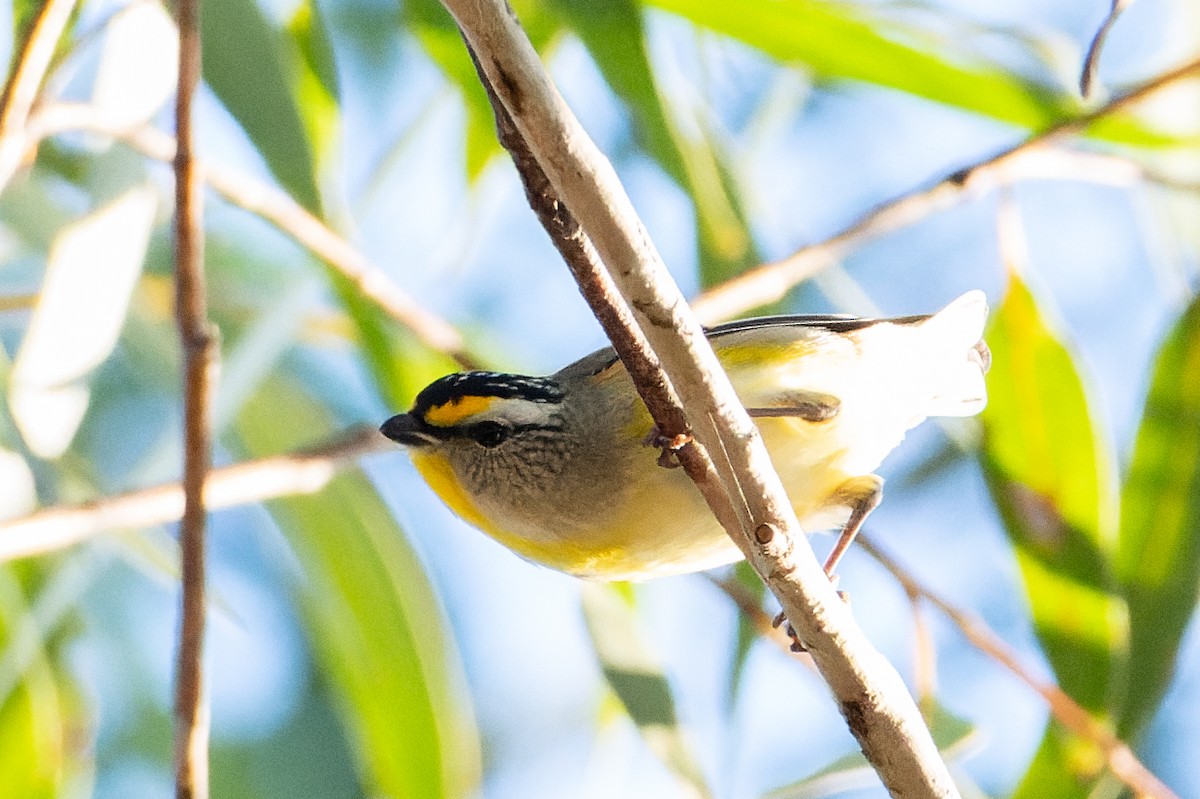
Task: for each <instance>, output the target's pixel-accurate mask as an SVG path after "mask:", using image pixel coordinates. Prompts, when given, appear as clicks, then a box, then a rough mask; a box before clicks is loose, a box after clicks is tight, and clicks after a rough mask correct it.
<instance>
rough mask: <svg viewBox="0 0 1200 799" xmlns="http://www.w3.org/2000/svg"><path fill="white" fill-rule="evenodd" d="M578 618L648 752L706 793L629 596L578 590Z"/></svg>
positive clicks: (589, 587)
mask: <svg viewBox="0 0 1200 799" xmlns="http://www.w3.org/2000/svg"><path fill="white" fill-rule="evenodd" d="M583 613H584V619H585V620H586V622H587V628H588V632H589V633H591V636H592V643H593V644H594V646H595V648H596V656H597V657H599V658H600V668H601V670H602V671H603V672H604V677H605V679H606V680H607V681H608V684H609V686H610V687H611V688H612V689H613V692H614V693H615V694H616V695H617V698H619V699H620V700H621V703H622V704H623V705H624V706H625V710H626V712H627V713H629V717H630V718H631V719H633V722H634V724H636V725H637V728H638V731H639V732H640V733H641V734H642V738H643V739H644V740H645V741H646V743H647V745H648V746H649V747H650V749H651V750H652V751H653V752H654V753H655V754H656V755H657V756H658V757H659V758H660V759H661V760H662V761H663V763H665V764H666V765H667V766H668V767H669V768H670V769H671V770H672V771H673V772H674V773H675V774H677V775H678V776H679V777H680V778H681V779H683V780H684V781H685V782H686V783H687V784H689V785H690V786H691V787H693V788H694V789H695V790H696V791H698V792H699V794H700V795H701V796H709V795H710V793H711V792H710V791H709V789H708V786H707V784H706V783H705V781H704V777H703V775H702V773H701V771H700V767H699V766H698V765H697V762H696V758H695V757H694V756H693V754H692V751H691V748H690V747H689V745H688V743H687V739H686V736H685V735H684V731H683V728H682V727H681V726H680V724H679V718H678V715H677V714H676V712H675V698H674V696H673V695H672V693H671V686H670V683H668V682H667V678H666V676H665V675H664V674H663V672H662V666H661V665H660V664H659V663H658V661H657V659H656V658H655V656H654V654H653V653H652V651H651V649H650V647H649V645H648V644H647V643H646V641H645V640H644V638H643V636H642V634H641V631H640V630H639V629H638V627H637V621H636V618H635V614H634V608H633V605H632V596H631V595H630V594H628V593H626V594H625V595H622V594H621V591H620V588H619V587H614V586H611V585H605V584H601V583H586V584H584V586H583Z"/></svg>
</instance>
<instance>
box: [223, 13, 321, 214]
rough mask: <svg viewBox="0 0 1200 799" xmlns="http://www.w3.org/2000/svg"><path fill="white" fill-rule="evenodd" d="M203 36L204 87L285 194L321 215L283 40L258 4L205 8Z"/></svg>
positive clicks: (310, 154) (313, 163)
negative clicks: (242, 134)
mask: <svg viewBox="0 0 1200 799" xmlns="http://www.w3.org/2000/svg"><path fill="white" fill-rule="evenodd" d="M309 30H312V29H311V28H310V29H309ZM201 35H202V41H203V54H202V57H203V62H204V79H205V81H206V82H207V83H208V85H209V86H210V87H211V88H212V90H213V92H214V93H215V94H216V95H217V97H218V98H220V100H221V102H222V103H223V104H224V106H225V108H226V109H228V110H229V113H230V114H232V115H233V117H234V118H235V119H236V120H237V121H238V124H240V125H241V126H242V129H243V130H244V131H245V132H246V135H247V136H249V137H250V141H251V142H253V144H254V146H255V147H256V148H258V152H259V153H260V154H261V155H262V157H263V160H265V161H266V163H267V167H268V168H269V169H270V170H271V173H272V174H273V175H275V178H276V179H277V180H278V181H279V182H280V184H282V186H283V187H284V189H286V190H287V192H288V193H289V194H291V195H292V197H294V198H295V199H296V201H297V202H299V203H300V204H301V205H303V206H304V207H305V208H307V209H308V210H310V211H312V212H314V213H317V214H318V215H319V211H320V208H321V193H320V189H319V180H318V174H317V162H316V157H315V154H314V146H313V142H312V141H310V139H309V131H308V127H307V125H306V120H305V114H304V113H303V112H302V111H301V102H302V99H303V98H302V97H301V96H300V92H299V91H298V87H297V86H296V85H295V82H294V80H293V75H294V70H293V63H292V61H291V59H289V58H288V57H287V55H286V53H285V50H284V47H283V39H282V37H281V35H280V34H279V32H278V31H277V30H275V28H274V27H272V25H271V24H270V23H269V22H268V21H267V19H266V17H265V16H264V15H263V13H262V11H261V10H260V9H259V7H258V4H257V3H255V2H254V0H208V2H205V3H203V4H202V6H201ZM310 49H312V50H315V49H316V48H310ZM318 82H319V81H318Z"/></svg>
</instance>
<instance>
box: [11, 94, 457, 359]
mask: <svg viewBox="0 0 1200 799" xmlns="http://www.w3.org/2000/svg"><path fill="white" fill-rule="evenodd" d="M30 128H31V131H32V133H33V134H34V135H36V136H37V137H38V138H42V137H46V136H53V135H58V134H61V133H67V132H71V131H87V132H90V133H97V134H101V135H105V136H111V137H112V138H114V139H117V140H118V141H120V142H122V143H123V144H125V145H126V146H128V147H130V148H132V149H134V150H136V151H138V152H139V153H141V154H142V155H144V156H146V157H147V158H152V159H154V160H156V161H163V162H166V163H170V162H171V160H172V159H173V158H174V157H175V140H174V139H172V138H171V137H170V136H168V135H167V134H165V133H162V132H161V131H158V130H154V129H153V128H149V127H138V128H133V129H130V128H122V127H114V126H113V125H111V124H110V123H108V122H106V120H104V119H103V118H102V117H101V116H100V115H98V114H96V113H95V111H94V109H92V108H91V107H90V106H87V105H81V104H66V103H58V104H55V105H52V106H47V107H46V108H45V109H42V110H41V111H40V112H39V113H38V114H36V115H35V117H34V119H32V120H31V121H30ZM196 172H197V174H198V175H199V176H200V178H201V179H203V180H204V181H205V182H206V183H208V185H209V186H211V187H212V188H213V190H214V191H216V192H217V194H219V195H221V197H222V198H223V199H225V200H226V201H227V202H229V203H232V204H233V205H236V206H238V207H239V208H242V209H244V210H246V211H249V212H250V213H252V214H257V215H258V216H260V217H262V218H263V219H265V220H267V221H268V222H270V223H271V224H272V225H274V226H275V227H276V228H278V229H279V230H280V231H282V232H283V233H285V234H286V235H288V236H290V237H291V238H293V239H294V240H295V241H296V242H297V243H298V244H300V246H302V247H305V248H307V249H308V250H309V251H310V252H312V253H313V255H315V256H316V257H318V258H320V259H321V260H322V261H324V262H325V263H326V264H328V265H329V266H330V267H332V268H333V269H335V270H337V271H338V272H340V273H341V274H342V275H343V276H344V277H345V278H346V279H347V280H349V281H350V283H351V284H352V285H353V286H354V287H355V288H357V289H358V291H359V292H360V293H361V294H362V295H363V296H364V297H366V298H367V299H368V300H371V301H372V302H374V303H375V304H377V305H378V306H379V307H380V308H382V309H383V311H384V312H385V313H387V314H388V315H389V316H391V317H392V318H393V319H395V320H396V321H397V322H399V323H400V324H402V325H404V326H405V327H406V328H408V329H409V330H410V331H412V333H413V335H415V336H416V337H417V338H418V339H419V340H420V341H421V342H422V343H424V344H425V345H426V346H428V347H429V348H430V349H433V350H436V351H438V352H442V353H445V354H446V355H448V356H450V357H451V358H453V359H454V360H455V362H456V363H458V365H459V366H461V367H462V368H464V369H477V368H479V363H478V361H476V360H475V359H474V358H473V357H472V356H471V354H470V353H469V352H468V351H467V347H466V343H465V342H464V341H463V338H462V335H461V334H460V333H459V332H458V331H457V330H456V329H455V328H454V326H453V325H451V324H450V323H449V322H447V321H446V320H445V319H443V318H441V317H440V316H438V315H437V314H435V313H433V312H432V311H430V310H428V309H426V308H424V307H423V306H421V305H420V304H419V303H418V302H417V301H416V300H414V299H413V298H412V297H410V296H408V295H407V294H406V293H404V292H403V291H401V290H400V288H399V287H398V286H396V284H395V283H394V282H393V281H392V280H391V278H389V277H388V275H387V273H386V272H384V271H383V269H381V268H380V267H379V266H378V265H376V264H374V263H373V262H372V261H371V260H370V259H369V258H367V256H366V255H365V254H364V253H363V252H362V251H361V250H359V249H357V248H356V247H354V245H352V244H351V243H350V242H348V241H347V240H346V239H345V238H343V237H342V236H341V235H339V234H338V233H337V232H336V231H334V230H333V229H332V228H330V227H329V226H328V225H327V224H325V223H324V222H323V221H322V220H321V219H319V218H318V217H316V216H314V215H313V214H312V213H311V212H310V211H308V209H306V208H305V207H304V206H302V205H300V204H299V203H297V202H296V201H295V200H293V199H292V198H291V197H290V196H288V195H287V194H286V193H284V192H282V191H280V190H279V189H277V188H275V187H273V186H270V185H268V184H266V183H263V182H261V181H259V180H256V179H254V178H252V177H250V176H249V175H246V174H244V173H241V172H238V171H236V170H233V169H229V168H228V167H224V166H221V165H219V164H214V163H211V162H202V161H200V160H196Z"/></svg>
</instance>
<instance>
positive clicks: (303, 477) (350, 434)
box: [0, 426, 391, 563]
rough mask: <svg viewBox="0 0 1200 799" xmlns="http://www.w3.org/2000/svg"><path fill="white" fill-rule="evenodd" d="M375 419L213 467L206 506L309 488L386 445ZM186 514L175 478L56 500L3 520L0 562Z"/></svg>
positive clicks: (311, 490)
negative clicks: (306, 443) (74, 500)
mask: <svg viewBox="0 0 1200 799" xmlns="http://www.w3.org/2000/svg"><path fill="white" fill-rule="evenodd" d="M390 449H391V446H390V445H389V444H388V442H387V441H386V440H385V439H384V438H383V437H382V436H380V435H379V431H378V430H376V429H375V427H373V426H368V427H354V428H351V429H350V430H347V431H346V432H344V433H340V434H338V435H337V436H335V437H334V438H331V439H329V440H328V441H325V442H322V443H320V444H317V445H315V446H313V447H306V448H304V449H301V450H297V451H295V452H292V453H289V454H286V455H273V456H271V457H268V458H259V459H257V460H251V461H244V462H242V463H236V464H233V465H232V466H222V467H219V468H215V469H211V470H209V472H208V477H207V479H206V480H205V481H204V506H205V507H206V508H208V509H209V510H217V509H219V508H231V507H234V506H237V505H246V504H249V503H252V502H262V501H264V500H268V499H275V498H277V497H286V496H293V495H296V494H312V493H315V492H317V491H320V490H321V489H322V488H324V487H325V486H326V485H327V484H328V483H329V481H330V480H331V479H332V478H333V475H334V474H335V473H336V471H337V470H338V469H339V468H341V467H344V466H347V465H350V464H351V463H353V462H354V461H355V460H356V459H357V458H359V457H361V456H363V455H368V454H371V453H374V452H382V451H385V450H390ZM182 516H183V486H182V485H181V484H180V483H164V484H162V485H157V486H151V487H150V488H141V489H137V490H135V491H129V492H126V493H124V494H117V495H116V496H111V497H104V498H102V499H97V500H94V501H92V502H87V503H84V504H82V505H75V506H61V505H60V506H55V507H52V508H45V509H43V510H39V511H35V512H33V513H31V514H29V515H28V516H24V517H21V518H19V519H8V520H6V521H2V522H0V563H5V562H7V561H10V560H16V559H17V558H28V557H32V556H35V555H44V554H46V553H48V552H56V551H58V550H61V549H66V548H67V547H70V546H74V545H75V544H78V543H81V542H83V541H86V540H88V539H90V538H92V537H94V536H97V535H100V534H102V533H106V532H109V531H112V530H128V529H133V530H136V529H140V528H143V527H150V526H151V525H155V524H166V523H168V522H174V521H178V520H179V519H180V518H181V517H182Z"/></svg>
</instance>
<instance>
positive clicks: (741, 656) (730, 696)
mask: <svg viewBox="0 0 1200 799" xmlns="http://www.w3.org/2000/svg"><path fill="white" fill-rule="evenodd" d="M733 580H734V582H735V583H736V584H737V585H738V586H740V587H741V588H742V589H743V590H745V591H746V593H747V594H748V595H749V596H752V597H754V599H755V600H756V601H757V602H759V603H760V604H761V603H762V599H763V597H764V596H765V595H766V592H767V587H766V586H765V585H763V581H762V579H761V578H759V576H758V574H757V572H755V571H754V567H753V566H751V565H750V564H749V563H747V562H746V561H744V560H743V561H740V562H738V563H736V564H734V567H733ZM758 639H759V632H758V627H756V626H755V624H754V623H753V622H752V621H751V620H750V619H749V618H747V617H746V614H744V613H739V614H738V624H737V636H736V638H735V640H734V645H733V652H732V653H731V662H730V664H729V682H728V684H727V685H726V687H725V700H726V707H727V708H728V709H730V710H732V709H733V705H734V702H735V701H736V700H737V696H738V689H739V688H740V687H741V684H742V675H743V674H744V673H745V670H746V663H747V662H748V661H749V659H750V650H751V649H752V648H753V646H754V644H755V642H757V641H758Z"/></svg>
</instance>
